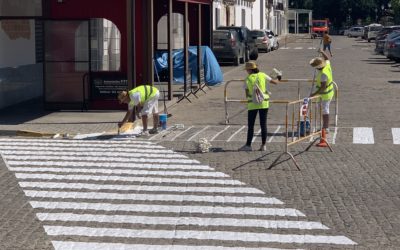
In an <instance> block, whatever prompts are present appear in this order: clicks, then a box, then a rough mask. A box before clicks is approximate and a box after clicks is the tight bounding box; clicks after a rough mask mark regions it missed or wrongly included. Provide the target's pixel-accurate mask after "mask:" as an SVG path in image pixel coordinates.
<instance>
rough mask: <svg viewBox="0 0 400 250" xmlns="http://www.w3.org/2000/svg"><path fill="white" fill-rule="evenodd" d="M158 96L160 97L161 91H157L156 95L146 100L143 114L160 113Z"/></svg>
mask: <svg viewBox="0 0 400 250" xmlns="http://www.w3.org/2000/svg"><path fill="white" fill-rule="evenodd" d="M158 98H160V91H157V93H156V95H155V96H154V97H153V98H151V99H149V100H147V101H145V102H144V104H143V108H142V111H141V112H140V113H141V114H142V115H149V114H157V113H158Z"/></svg>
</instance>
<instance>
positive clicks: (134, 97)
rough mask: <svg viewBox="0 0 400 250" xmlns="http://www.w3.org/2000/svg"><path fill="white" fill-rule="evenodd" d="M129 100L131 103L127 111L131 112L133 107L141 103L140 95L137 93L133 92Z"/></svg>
mask: <svg viewBox="0 0 400 250" xmlns="http://www.w3.org/2000/svg"><path fill="white" fill-rule="evenodd" d="M129 98H131V101H130V102H129V104H128V109H129V110H133V108H134V106H136V105H138V104H139V103H140V101H141V99H140V93H139V92H135V93H133V94H130V95H129Z"/></svg>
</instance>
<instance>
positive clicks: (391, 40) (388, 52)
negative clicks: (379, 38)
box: [383, 31, 400, 59]
mask: <svg viewBox="0 0 400 250" xmlns="http://www.w3.org/2000/svg"><path fill="white" fill-rule="evenodd" d="M399 38H400V32H397V31H394V32H392V33H390V34H389V35H388V36H387V38H386V40H385V45H384V47H383V54H384V55H385V56H386V57H387V58H389V59H394V57H393V53H392V52H393V49H394V48H395V47H396V42H395V40H397V39H399Z"/></svg>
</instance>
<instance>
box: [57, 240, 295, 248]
mask: <svg viewBox="0 0 400 250" xmlns="http://www.w3.org/2000/svg"><path fill="white" fill-rule="evenodd" d="M51 243H52V244H53V247H54V248H55V250H66V249H68V250H88V249H93V250H112V249H124V250H129V249H131V250H133V249H135V250H278V249H277V248H264V247H262V248H258V247H257V248H249V247H234V248H232V247H222V246H205V245H201V246H193V245H176V243H173V244H174V245H139V244H124V243H104V242H74V241H52V242H51ZM279 250H285V249H282V248H279ZM286 250H289V249H286ZM291 250H295V249H291ZM296 250H302V249H297V248H296Z"/></svg>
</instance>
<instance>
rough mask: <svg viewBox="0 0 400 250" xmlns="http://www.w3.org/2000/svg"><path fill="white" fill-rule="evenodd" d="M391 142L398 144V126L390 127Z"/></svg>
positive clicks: (399, 141) (399, 130)
mask: <svg viewBox="0 0 400 250" xmlns="http://www.w3.org/2000/svg"><path fill="white" fill-rule="evenodd" d="M392 135H393V144H396V145H398V144H400V128H392Z"/></svg>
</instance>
